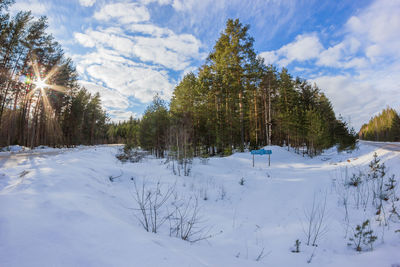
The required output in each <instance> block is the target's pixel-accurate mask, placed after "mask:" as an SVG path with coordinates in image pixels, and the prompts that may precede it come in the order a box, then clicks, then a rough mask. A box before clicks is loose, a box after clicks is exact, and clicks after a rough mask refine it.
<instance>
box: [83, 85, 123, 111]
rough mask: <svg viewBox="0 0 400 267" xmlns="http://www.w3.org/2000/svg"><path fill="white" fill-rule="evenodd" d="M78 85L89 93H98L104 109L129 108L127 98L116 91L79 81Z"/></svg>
mask: <svg viewBox="0 0 400 267" xmlns="http://www.w3.org/2000/svg"><path fill="white" fill-rule="evenodd" d="M80 84H81V85H82V86H84V87H85V88H86V89H87V90H88V91H89V92H90V93H93V94H95V93H99V94H100V96H101V101H102V104H103V106H104V107H106V108H120V109H126V108H128V107H129V100H128V98H127V97H126V96H123V95H122V94H120V93H119V92H118V91H116V90H112V89H109V88H106V87H104V86H101V85H98V84H96V83H92V82H86V81H80Z"/></svg>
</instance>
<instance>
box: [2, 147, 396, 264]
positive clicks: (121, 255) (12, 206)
mask: <svg viewBox="0 0 400 267" xmlns="http://www.w3.org/2000/svg"><path fill="white" fill-rule="evenodd" d="M119 149H120V147H117V146H114V147H111V146H110V147H108V146H99V147H90V148H85V149H75V150H63V153H57V154H49V155H45V154H44V155H42V156H37V157H25V158H23V160H18V161H15V162H8V163H7V164H5V165H3V166H2V167H1V169H0V266H363V267H365V266H392V265H393V266H395V264H400V253H399V251H400V233H394V230H395V229H399V228H400V223H397V224H396V223H391V224H390V225H389V228H385V229H384V230H385V231H384V232H383V231H382V229H383V228H382V227H380V226H379V225H378V222H376V220H374V214H373V213H371V212H370V210H367V211H366V212H364V211H360V210H356V209H355V207H354V206H351V207H350V216H349V218H350V223H351V225H352V226H355V225H356V224H360V223H362V221H363V220H364V219H367V218H368V219H371V221H373V225H372V228H373V230H374V232H375V233H376V234H377V235H378V241H376V242H375V245H374V250H373V251H366V252H362V253H358V252H356V251H355V250H354V249H352V248H351V247H348V246H347V245H346V244H347V243H348V236H347V238H345V233H346V227H345V223H344V208H343V206H342V205H341V204H340V195H339V194H338V189H337V188H338V186H339V183H340V181H341V179H342V177H343V176H344V173H345V170H346V168H347V172H348V173H349V174H351V173H353V172H354V173H355V172H358V171H359V170H364V169H366V168H367V165H368V163H369V162H370V161H371V159H372V155H373V153H374V152H377V153H378V156H379V158H380V159H381V160H382V161H384V162H385V164H386V165H387V166H388V167H389V170H388V172H389V173H393V174H395V175H396V176H397V179H398V178H399V176H400V152H392V151H386V150H383V149H379V148H376V147H373V146H369V145H368V144H360V147H359V149H358V150H356V151H354V152H352V153H351V154H349V153H340V154H338V153H337V152H336V150H335V149H331V150H328V151H326V152H325V153H324V154H323V155H321V156H318V157H315V158H307V157H302V156H301V155H298V154H295V153H293V152H292V151H289V152H288V151H287V150H286V148H281V147H276V146H274V147H271V148H269V149H272V151H273V154H272V157H271V167H268V166H267V156H256V160H255V163H256V165H255V168H253V167H252V156H251V155H250V153H235V154H234V155H232V156H230V157H225V158H211V159H209V161H208V163H207V164H203V163H201V162H200V160H199V159H195V160H194V163H193V166H192V170H191V174H190V176H189V177H184V176H177V175H173V172H172V164H171V163H165V159H155V158H152V157H147V158H145V159H144V160H143V161H142V162H140V163H125V164H123V163H121V162H120V161H118V160H117V159H116V158H115V155H116V153H117V152H118V150H119ZM121 174H122V175H121ZM120 175H121V176H120ZM110 176H112V177H117V176H120V177H119V178H116V179H114V181H113V182H112V181H111V180H110ZM132 178H133V179H136V181H137V182H138V183H139V184H140V183H141V182H142V181H143V180H145V181H147V183H148V185H149V186H154V185H155V183H156V182H157V181H160V182H161V184H162V185H163V188H166V187H167V186H168V185H172V184H176V194H175V196H176V197H177V198H180V199H186V200H187V199H189V198H190V196H196V197H198V199H199V203H200V207H201V210H200V214H201V222H202V226H204V227H205V229H206V230H207V231H208V233H209V234H211V235H213V237H212V238H210V239H207V240H203V241H200V242H197V243H193V244H191V243H189V242H186V241H183V240H180V239H178V238H176V237H170V236H169V230H168V222H166V223H165V224H164V225H163V226H162V227H161V229H160V231H159V233H157V234H153V233H148V232H146V231H145V230H144V229H143V228H142V227H141V226H140V225H139V222H138V220H137V218H136V217H135V216H134V214H136V211H135V208H136V203H135V202H134V200H133V194H134V191H133V182H132V180H131V179H132ZM241 178H243V179H244V185H240V184H239V181H240V180H241ZM398 180H399V179H398ZM324 196H326V198H327V207H326V219H325V225H326V226H327V231H326V233H325V234H324V235H323V236H322V237H321V238H320V240H319V241H318V247H313V246H306V245H305V243H306V242H305V234H304V232H303V228H304V226H305V224H306V220H305V211H307V210H309V209H310V207H311V205H312V202H313V199H314V198H316V199H317V201H318V203H321V201H323V198H324ZM205 199H206V200H205ZM350 199H351V198H350ZM171 201H172V200H171ZM347 229H348V228H347ZM296 239H299V240H300V241H301V242H302V243H301V247H300V250H301V252H300V253H292V252H291V249H292V247H293V245H294V242H295V240H296ZM260 254H262V256H261V257H260V259H259V261H256V259H257V258H258V257H259V256H260ZM311 255H313V256H311ZM310 258H311V263H310V264H308V263H307V261H309V259H310Z"/></svg>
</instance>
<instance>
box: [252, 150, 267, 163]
mask: <svg viewBox="0 0 400 267" xmlns="http://www.w3.org/2000/svg"><path fill="white" fill-rule="evenodd" d="M251 154H252V155H253V167H254V155H268V166H271V154H272V150H265V149H259V150H252V151H251Z"/></svg>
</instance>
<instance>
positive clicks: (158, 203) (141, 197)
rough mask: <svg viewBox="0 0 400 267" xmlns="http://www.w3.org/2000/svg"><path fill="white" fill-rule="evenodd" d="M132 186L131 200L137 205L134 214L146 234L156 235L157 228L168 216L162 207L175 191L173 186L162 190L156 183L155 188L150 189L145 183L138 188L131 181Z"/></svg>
mask: <svg viewBox="0 0 400 267" xmlns="http://www.w3.org/2000/svg"><path fill="white" fill-rule="evenodd" d="M132 181H133V184H134V190H135V192H134V194H133V198H134V200H135V202H136V204H137V205H138V208H137V209H136V210H138V211H139V213H138V214H135V216H136V218H137V219H138V220H139V222H140V224H141V225H142V226H143V228H144V229H145V230H146V231H147V232H150V231H151V232H153V233H157V231H158V229H159V227H160V226H161V225H163V224H164V223H165V221H166V220H167V219H168V218H169V216H170V214H168V213H165V212H163V211H162V208H163V206H164V205H165V204H166V202H167V201H168V199H169V198H170V197H171V195H172V194H173V193H174V191H175V184H174V185H172V186H168V187H167V188H166V189H165V190H162V186H161V183H160V182H159V181H158V182H157V184H156V187H155V188H150V187H149V186H148V185H147V184H146V182H145V181H143V182H142V185H141V186H139V185H138V184H137V182H136V179H132Z"/></svg>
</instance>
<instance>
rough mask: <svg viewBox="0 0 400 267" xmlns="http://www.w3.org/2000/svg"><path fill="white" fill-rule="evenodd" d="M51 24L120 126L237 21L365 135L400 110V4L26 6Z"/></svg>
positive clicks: (351, 0) (269, 56) (149, 1)
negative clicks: (385, 114)
mask: <svg viewBox="0 0 400 267" xmlns="http://www.w3.org/2000/svg"><path fill="white" fill-rule="evenodd" d="M16 2H17V3H16V4H15V5H14V6H13V10H14V11H15V10H28V9H29V10H32V11H33V13H34V14H35V15H38V16H39V15H46V16H48V18H49V23H50V28H49V30H50V32H51V33H52V34H53V35H54V36H55V37H56V39H57V40H58V41H59V42H60V43H61V44H62V45H63V48H64V49H65V51H66V53H67V55H68V56H69V57H71V58H72V59H73V60H74V62H75V64H76V67H77V70H78V72H79V74H80V78H81V83H82V84H83V85H84V86H85V87H86V88H87V89H88V90H90V91H91V92H100V94H101V96H102V100H103V104H104V106H105V108H106V109H107V111H108V113H109V114H110V116H111V117H112V118H113V120H115V121H118V120H123V119H127V118H129V116H130V115H133V116H140V115H141V114H142V113H143V111H144V109H145V107H146V105H147V104H148V103H149V102H150V101H151V99H152V97H153V95H155V94H156V93H158V94H159V95H160V96H161V97H163V98H164V99H166V100H168V99H169V98H170V97H171V94H172V91H173V88H174V86H175V85H176V84H177V82H178V81H179V80H180V79H181V78H182V76H183V75H184V73H187V72H189V71H192V70H196V69H197V68H198V67H199V66H200V65H201V64H202V63H203V62H204V59H205V57H206V56H207V54H208V53H209V52H210V51H211V49H212V47H213V45H214V43H215V40H216V39H217V38H218V36H219V34H220V32H221V31H222V30H223V29H224V26H225V22H226V20H227V19H228V18H239V19H240V20H241V22H242V23H244V24H250V26H251V28H250V35H252V36H253V37H254V38H255V49H256V51H257V53H259V55H260V56H262V57H264V58H265V61H266V63H272V64H275V65H276V66H278V68H281V67H286V68H288V69H289V71H290V73H291V74H293V75H294V76H300V77H302V78H306V79H308V80H310V81H312V82H316V83H317V85H318V86H319V87H320V88H321V89H322V90H323V91H324V92H325V93H326V94H327V95H328V97H329V98H330V99H331V101H332V103H333V106H334V109H335V112H336V113H337V114H342V116H343V117H344V118H345V119H346V120H347V121H350V123H351V125H353V126H354V127H355V128H356V130H358V128H359V127H360V126H361V124H362V123H363V122H366V121H368V119H369V118H370V116H371V115H374V114H377V113H378V112H379V111H380V110H381V109H382V108H383V107H386V106H388V105H389V106H391V107H394V108H396V109H397V110H399V108H400V50H399V48H400V34H399V29H400V15H399V14H400V1H399V0H375V1H371V0H359V1H357V0H347V1H341V0H337V1H328V0H326V1H320V0H308V1H307V0H304V1H303V0H298V1H293V0H287V1H285V0H248V1H244V0H138V1H124V0H122V1H117V0H115V1H112V0H107V1H106V0H68V1H66V0H16Z"/></svg>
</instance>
